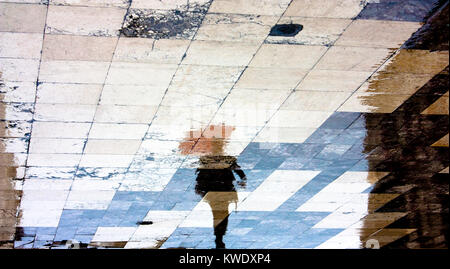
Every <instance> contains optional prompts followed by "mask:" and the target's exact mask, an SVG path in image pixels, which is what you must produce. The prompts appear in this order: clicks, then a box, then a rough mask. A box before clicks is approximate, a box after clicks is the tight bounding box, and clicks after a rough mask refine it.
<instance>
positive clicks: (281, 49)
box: [250, 44, 327, 70]
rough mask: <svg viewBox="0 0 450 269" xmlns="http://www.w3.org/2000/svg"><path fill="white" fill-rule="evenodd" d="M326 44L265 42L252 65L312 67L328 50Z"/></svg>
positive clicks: (304, 68) (306, 68)
mask: <svg viewBox="0 0 450 269" xmlns="http://www.w3.org/2000/svg"><path fill="white" fill-rule="evenodd" d="M326 49H327V48H326V47H325V46H306V45H285V44H264V45H262V46H261V48H260V49H259V50H258V52H257V53H256V55H255V57H254V58H253V60H252V62H251V63H250V66H251V67H266V68H298V69H303V70H308V69H311V68H312V67H313V66H314V64H315V63H316V62H317V61H318V60H319V59H320V57H321V56H322V55H323V54H324V53H325V51H326Z"/></svg>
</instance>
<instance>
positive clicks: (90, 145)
mask: <svg viewBox="0 0 450 269" xmlns="http://www.w3.org/2000/svg"><path fill="white" fill-rule="evenodd" d="M141 142H142V140H122V139H89V140H88V141H87V143H86V148H85V149H84V153H86V154H126V155H130V154H131V155H133V154H135V153H136V152H137V151H138V149H139V146H140V145H141Z"/></svg>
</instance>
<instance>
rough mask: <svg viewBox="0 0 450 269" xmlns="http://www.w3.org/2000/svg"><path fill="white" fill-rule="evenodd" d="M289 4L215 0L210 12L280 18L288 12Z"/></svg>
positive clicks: (266, 0) (269, 0)
mask: <svg viewBox="0 0 450 269" xmlns="http://www.w3.org/2000/svg"><path fill="white" fill-rule="evenodd" d="M289 2H290V1H289V0H280V1H273V0H215V1H213V3H212V4H211V6H210V7H209V10H208V12H210V13H235V14H252V15H253V14H256V15H271V16H279V15H281V14H282V13H283V12H284V11H285V10H286V8H287V6H288V5H289Z"/></svg>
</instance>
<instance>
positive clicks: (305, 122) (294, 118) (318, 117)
mask: <svg viewBox="0 0 450 269" xmlns="http://www.w3.org/2000/svg"><path fill="white" fill-rule="evenodd" d="M331 114H332V112H327V111H298V110H279V111H277V112H276V113H275V115H274V116H273V117H272V118H271V119H270V121H269V123H268V124H267V126H268V127H304V128H318V127H319V126H320V125H321V124H322V123H323V122H325V120H326V119H328V117H330V116H331Z"/></svg>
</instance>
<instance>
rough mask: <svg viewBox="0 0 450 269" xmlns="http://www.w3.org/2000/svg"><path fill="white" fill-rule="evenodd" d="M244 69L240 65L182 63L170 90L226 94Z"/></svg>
mask: <svg viewBox="0 0 450 269" xmlns="http://www.w3.org/2000/svg"><path fill="white" fill-rule="evenodd" d="M242 71H243V67H238V66H207V65H180V68H179V69H178V70H177V73H176V74H175V76H174V78H173V81H172V83H171V85H170V90H176V91H181V92H192V93H201V94H206V95H211V94H210V93H211V92H213V93H214V94H212V95H214V96H217V95H224V94H226V93H227V92H228V91H229V90H230V89H231V87H232V86H233V84H234V83H235V82H236V80H237V79H238V78H239V76H240V74H241V73H242Z"/></svg>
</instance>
